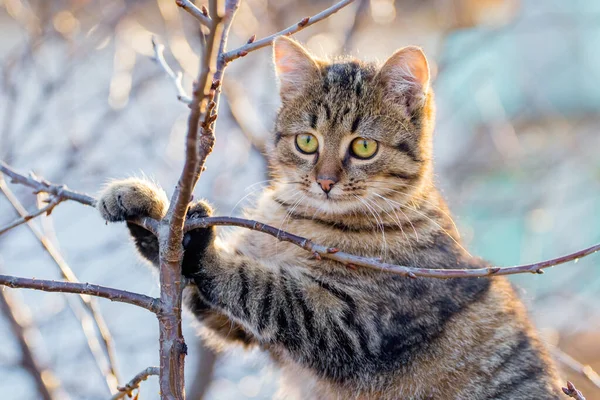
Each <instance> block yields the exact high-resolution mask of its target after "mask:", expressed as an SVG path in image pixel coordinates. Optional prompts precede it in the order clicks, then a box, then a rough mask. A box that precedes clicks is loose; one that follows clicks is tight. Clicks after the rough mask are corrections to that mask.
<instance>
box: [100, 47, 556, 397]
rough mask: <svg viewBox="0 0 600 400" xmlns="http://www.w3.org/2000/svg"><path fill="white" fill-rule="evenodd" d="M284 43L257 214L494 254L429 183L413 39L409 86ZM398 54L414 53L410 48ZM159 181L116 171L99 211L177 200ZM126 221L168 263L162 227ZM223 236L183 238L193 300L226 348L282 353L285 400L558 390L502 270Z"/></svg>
mask: <svg viewBox="0 0 600 400" xmlns="http://www.w3.org/2000/svg"><path fill="white" fill-rule="evenodd" d="M275 46H276V49H277V50H276V64H277V63H278V57H280V58H281V57H284V59H285V60H287V61H286V63H287V64H285V65H284V66H283V67H281V66H278V73H279V74H280V75H281V74H283V75H284V76H281V79H282V82H283V83H284V84H283V85H282V87H281V90H282V98H283V99H284V102H283V105H282V108H281V110H280V113H279V115H278V118H277V122H276V132H277V133H276V135H275V137H274V140H273V147H272V150H271V152H270V161H271V167H272V171H273V174H274V176H275V177H276V178H275V179H274V180H273V182H272V185H271V187H270V188H268V189H267V190H265V191H264V193H263V195H262V197H261V198H260V200H259V201H258V204H257V205H256V207H255V208H254V209H252V210H248V211H247V216H248V217H249V218H252V219H256V220H258V221H261V222H264V223H267V224H271V225H274V226H278V227H281V228H282V229H284V230H286V231H289V232H292V233H294V234H297V235H301V236H305V237H309V238H311V239H313V240H314V241H315V242H318V243H320V244H323V245H326V246H333V247H337V248H340V249H342V250H343V251H346V252H349V253H353V254H357V255H363V256H369V257H381V258H382V259H384V260H385V261H388V262H392V263H397V264H401V265H409V266H419V267H428V268H479V267H482V266H485V265H486V263H485V262H484V261H482V260H480V259H477V258H475V257H472V256H471V255H470V254H468V252H467V251H466V250H464V249H463V248H462V246H461V244H460V238H459V235H458V232H457V231H456V229H455V227H454V224H453V222H452V219H451V218H450V216H449V213H448V210H447V208H446V206H445V204H444V202H443V200H442V198H441V196H440V195H439V193H438V191H437V190H436V189H435V187H434V185H433V183H432V172H431V170H432V166H431V133H432V129H433V94H432V91H431V89H430V88H429V87H426V86H427V85H428V76H427V77H423V71H424V70H423V67H424V66H426V63H425V64H422V62H423V60H416V61H415V57H417V58H418V57H419V55H418V53H415V52H416V51H417V50H415V48H411V50H410V51H411V52H412V53H411V57H412V58H410V59H409V61H410V62H420V63H421V64H420V69H419V70H418V71H417V73H415V74H413V75H414V76H417V77H418V78H419V79H417V80H416V81H411V79H413V80H414V79H415V78H414V76H412V75H410V74H407V73H406V71H407V68H408V71H409V72H410V69H411V68H412V67H414V65H412V64H410V62H409V63H408V64H407V65H404V64H402V65H400V67H399V68H396V69H394V70H391V72H390V71H387V73H399V74H405V75H406V77H405V79H407V80H408V81H407V84H406V85H401V84H398V82H399V79H400V78H401V77H402V76H404V75H401V76H394V77H392V78H393V79H392V78H389V79H391V80H390V81H393V82H394V85H393V87H390V84H389V82H388V81H386V80H384V79H383V78H382V76H383V74H382V72H381V71H386V68H388V64H389V63H390V62H388V63H386V64H385V65H384V66H383V67H382V68H381V69H378V68H377V67H376V66H374V65H371V64H364V63H361V62H358V61H341V62H336V63H325V62H323V61H318V60H314V59H312V58H310V59H303V58H302V57H304V58H306V57H310V56H309V55H308V53H306V51H304V50H302V49H301V48H300V47H299V45H297V44H296V43H295V42H292V41H290V40H289V39H281V40H279V41H278V42H276V44H275ZM296 51H297V53H293V52H296ZM402 51H403V50H400V52H402ZM419 51H420V50H419ZM289 52H292V53H293V54H291V55H290V54H288V53H289ZM415 54H416V55H415ZM289 60H295V62H297V63H290V61H289ZM390 60H393V61H391V62H392V63H398V62H400V63H406V62H407V61H406V57H404V55H403V54H402V53H396V54H395V55H394V56H393V57H392V58H391V59H390ZM295 65H299V66H301V67H299V68H308V71H306V70H294V68H295V67H294V66H295ZM284 67H285V68H284ZM394 71H396V72H394ZM286 74H292V75H290V76H286ZM411 76H412V77H411ZM292 78H293V79H292ZM425 78H427V79H425ZM286 79H287V80H286ZM298 79H300V81H299V80H298ZM386 79H388V78H386ZM415 85H417V86H415ZM419 85H420V86H419ZM415 87H417V89H415ZM399 88H400V89H399ZM399 90H400V92H399ZM415 90H418V93H417V92H415ZM283 91H285V93H283ZM402 96H404V97H402ZM392 100H393V101H392ZM302 132H310V133H313V134H314V135H315V137H317V139H318V140H319V145H320V147H319V151H318V152H317V153H316V154H314V155H308V156H307V155H305V154H300V153H299V152H298V150H297V149H296V148H295V146H294V142H293V138H294V136H295V135H296V134H298V133H302ZM356 136H361V137H368V138H371V139H374V140H376V141H377V142H378V144H379V146H380V147H379V150H378V153H377V155H376V156H375V157H373V159H372V160H356V159H353V158H352V157H351V156H350V155H349V154H348V144H349V143H350V140H351V139H352V138H353V137H356ZM324 166H326V167H327V168H339V171H341V172H340V177H341V178H340V180H339V182H336V183H335V185H334V189H333V190H332V191H331V192H330V193H327V194H326V193H323V192H322V191H320V190H319V187H318V186H317V184H316V181H315V176H316V174H318V173H319V170H320V169H321V168H325V167H324ZM124 186H125V187H129V188H130V191H129V192H127V193H126V194H128V195H131V196H133V197H135V196H138V197H137V202H135V204H133V203H126V204H123V202H122V201H118V200H119V197H118V196H123V195H124V194H123V190H124ZM140 187H142V188H143V189H144V190H140ZM151 187H152V186H151V185H149V184H147V183H145V182H143V181H131V180H130V181H128V182H127V183H126V184H122V183H115V184H113V185H111V186H109V187H108V188H107V189H106V190H105V192H104V193H103V194H102V196H101V199H100V201H99V205H98V208H99V210H100V212H101V213H102V215H103V216H104V218H105V219H107V220H108V221H115V220H123V219H125V218H126V217H131V216H132V214H134V215H135V216H138V215H139V216H141V215H149V214H150V215H154V216H156V214H157V213H158V214H161V213H164V210H165V209H166V203H165V204H161V205H160V206H157V205H156V201H157V199H163V198H164V197H163V196H161V195H160V193H159V192H157V195H156V196H148V190H147V189H148V188H151ZM133 193H137V194H136V195H135V196H134V195H133ZM131 196H130V197H131ZM130 197H127V198H130ZM161 202H162V200H161ZM189 213H190V215H207V214H209V213H210V208H209V207H208V206H207V205H206V204H205V203H202V202H199V203H196V204H194V205H192V206H191V208H190V211H189ZM129 228H130V231H131V234H132V236H133V237H134V239H135V241H136V244H137V247H138V249H139V250H140V252H141V253H142V255H144V256H145V257H146V258H147V259H149V260H150V261H151V262H153V263H155V264H156V262H157V259H158V248H157V247H158V246H157V243H156V238H154V237H153V236H152V234H150V233H149V232H147V231H145V230H143V229H142V228H140V227H137V226H135V225H129ZM215 236H216V235H215V229H214V228H207V229H201V230H197V231H194V232H191V233H188V234H187V235H186V238H185V239H184V247H185V249H186V250H185V257H184V264H183V271H184V275H185V276H187V277H188V278H189V279H190V280H191V282H193V284H191V285H190V286H189V287H188V288H187V289H186V303H187V305H188V307H189V308H190V310H191V311H192V312H193V313H194V314H195V315H196V316H197V317H198V318H199V319H200V320H201V321H202V322H203V323H204V325H205V327H206V329H205V336H206V338H207V340H208V341H209V343H211V344H212V345H213V346H215V347H216V348H222V347H224V346H228V345H229V344H231V343H239V344H243V345H245V346H259V347H260V348H262V349H263V350H265V351H266V352H268V353H269V354H270V355H271V357H272V358H273V360H274V361H275V362H276V363H277V364H278V365H279V366H280V367H281V370H282V373H283V378H282V385H281V390H280V393H279V398H282V399H415V400H417V399H440V400H442V399H443V400H446V399H511V400H520V399H557V398H559V394H558V393H559V391H558V385H557V384H556V382H555V373H554V369H553V366H552V365H551V362H550V361H549V358H548V356H547V354H546V351H545V350H544V347H543V346H542V344H540V342H539V340H538V338H537V336H536V333H535V332H534V330H533V329H532V327H531V324H530V323H529V321H528V318H527V316H526V312H525V310H524V308H523V305H522V304H521V302H520V301H519V300H518V299H517V298H516V296H515V294H514V291H513V289H512V288H511V286H510V284H509V283H508V281H506V280H505V279H504V278H500V277H494V278H479V279H478V278H464V279H448V280H439V279H425V278H419V279H410V278H403V277H400V276H397V275H393V274H389V273H386V272H384V271H373V270H368V269H349V268H347V267H345V266H343V265H340V264H338V263H335V262H332V261H328V260H321V261H319V260H315V259H312V258H311V257H309V256H310V255H309V254H307V253H306V252H305V251H304V250H302V249H299V248H297V247H295V246H293V245H291V244H289V243H279V242H278V241H277V240H276V238H273V237H271V236H268V235H266V234H262V233H258V232H251V231H243V232H239V233H238V234H237V235H236V236H234V237H231V238H229V239H228V240H226V241H224V243H223V244H219V243H218V241H215V240H214V239H215Z"/></svg>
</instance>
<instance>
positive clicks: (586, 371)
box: [550, 347, 600, 389]
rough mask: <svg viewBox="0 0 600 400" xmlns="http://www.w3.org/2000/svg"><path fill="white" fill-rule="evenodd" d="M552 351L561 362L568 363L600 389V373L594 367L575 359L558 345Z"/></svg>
mask: <svg viewBox="0 0 600 400" xmlns="http://www.w3.org/2000/svg"><path fill="white" fill-rule="evenodd" d="M550 351H551V353H552V356H553V357H554V359H556V360H557V361H559V362H560V363H561V364H563V365H566V366H567V367H569V368H570V369H572V370H573V371H575V372H577V373H578V374H580V375H582V376H583V377H585V378H586V379H587V380H588V381H590V382H591V383H592V384H593V385H594V386H596V387H597V388H598V389H600V375H598V373H597V372H596V371H594V369H593V368H592V367H591V366H589V365H583V364H582V363H580V362H579V361H577V360H575V359H574V358H573V357H571V356H570V355H568V354H567V353H565V352H564V351H562V350H560V349H558V348H556V347H554V348H552V349H551V350H550Z"/></svg>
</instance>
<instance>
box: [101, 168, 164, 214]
mask: <svg viewBox="0 0 600 400" xmlns="http://www.w3.org/2000/svg"><path fill="white" fill-rule="evenodd" d="M168 204H169V200H168V199H167V195H166V193H165V192H164V190H162V189H161V188H160V187H158V186H157V185H155V184H154V183H152V182H149V181H146V180H142V179H137V178H129V179H124V180H120V181H115V182H112V183H110V184H109V185H108V186H107V187H106V188H105V189H104V190H103V191H102V193H100V196H99V198H98V204H97V206H96V207H97V208H98V211H100V215H102V218H104V219H105V220H106V221H109V222H117V221H125V220H127V219H132V218H141V217H151V218H154V219H161V218H162V217H163V216H164V215H165V213H166V211H167V207H168Z"/></svg>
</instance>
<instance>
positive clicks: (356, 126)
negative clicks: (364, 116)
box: [350, 115, 361, 133]
mask: <svg viewBox="0 0 600 400" xmlns="http://www.w3.org/2000/svg"><path fill="white" fill-rule="evenodd" d="M360 120H361V116H360V115H357V116H356V118H354V121H352V128H350V132H352V133H354V132H356V130H357V129H358V124H360Z"/></svg>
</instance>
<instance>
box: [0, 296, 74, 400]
mask: <svg viewBox="0 0 600 400" xmlns="http://www.w3.org/2000/svg"><path fill="white" fill-rule="evenodd" d="M9 294H10V293H8V292H7V291H4V290H0V310H2V312H3V314H4V315H5V317H6V319H7V320H8V322H9V325H10V327H11V330H12V331H13V334H14V336H15V338H16V339H17V341H18V342H19V347H20V348H21V364H22V365H23V368H24V369H25V370H27V372H29V375H31V377H32V378H33V380H34V381H35V384H36V386H37V390H38V393H39V395H40V398H42V399H43V400H55V399H56V400H58V399H59V398H60V399H67V398H68V397H67V395H66V393H65V392H64V391H63V390H62V388H61V387H60V382H59V380H58V378H57V377H56V376H55V375H54V373H53V372H52V371H51V370H49V369H48V368H45V367H44V366H43V365H42V364H41V363H40V362H39V360H38V359H37V358H36V357H35V353H34V350H33V349H32V346H31V345H32V343H31V338H32V336H34V335H32V331H33V330H34V329H35V328H34V327H33V326H32V325H31V321H30V317H29V312H28V311H29V310H28V309H27V308H24V305H19V304H18V303H16V302H15V299H14V298H13V297H12V296H9ZM37 334H38V335H39V332H37Z"/></svg>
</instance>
